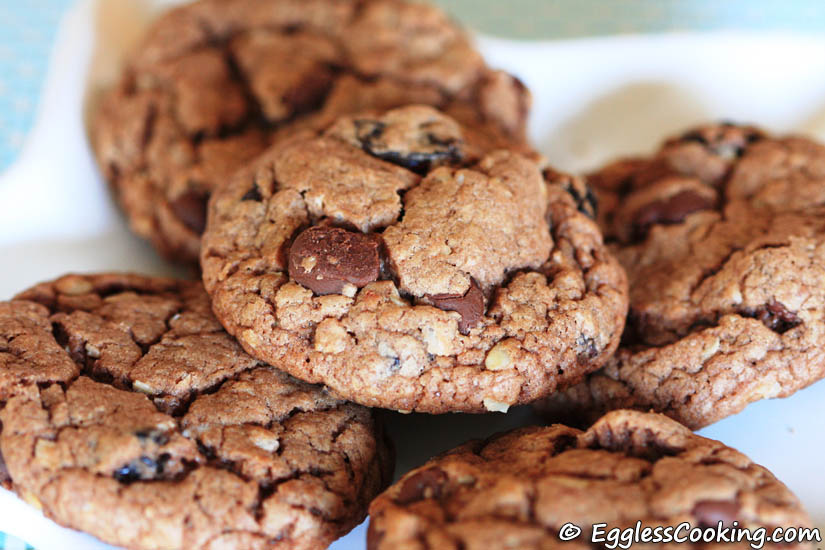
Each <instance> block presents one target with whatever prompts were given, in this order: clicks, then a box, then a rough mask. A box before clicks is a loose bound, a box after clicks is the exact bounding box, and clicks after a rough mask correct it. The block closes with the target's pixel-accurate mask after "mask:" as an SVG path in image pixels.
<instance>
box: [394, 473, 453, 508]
mask: <svg viewBox="0 0 825 550" xmlns="http://www.w3.org/2000/svg"><path fill="white" fill-rule="evenodd" d="M447 479H448V478H447V474H446V473H445V472H444V470H442V469H441V468H427V469H426V470H421V471H420V472H418V473H416V474H414V475H413V476H411V477H409V478H407V480H406V481H405V482H404V484H403V485H402V486H401V490H400V491H399V492H398V496H397V497H396V499H395V501H396V502H397V503H398V504H412V503H413V502H418V501H419V500H424V499H428V498H435V499H438V498H441V494H442V490H443V488H444V484H445V483H447Z"/></svg>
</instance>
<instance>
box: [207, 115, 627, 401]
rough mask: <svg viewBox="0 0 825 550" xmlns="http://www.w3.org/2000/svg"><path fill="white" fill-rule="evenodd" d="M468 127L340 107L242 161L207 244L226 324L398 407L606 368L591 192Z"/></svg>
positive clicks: (615, 278) (604, 306) (315, 376)
mask: <svg viewBox="0 0 825 550" xmlns="http://www.w3.org/2000/svg"><path fill="white" fill-rule="evenodd" d="M465 137H466V136H465V132H464V128H462V126H461V125H459V124H458V123H457V122H456V121H455V120H453V119H452V118H450V117H448V116H446V115H444V114H443V113H440V112H439V111H437V110H435V109H433V108H431V107H427V106H408V107H403V108H399V109H394V110H390V111H388V112H386V113H384V114H380V115H355V116H346V117H343V118H341V119H340V120H338V121H337V122H335V123H334V124H332V125H331V126H330V127H329V128H327V129H326V130H325V131H323V132H321V133H320V134H316V135H305V136H303V137H295V138H293V139H291V140H288V142H285V143H281V144H277V145H275V146H274V147H273V148H272V149H270V150H269V151H268V152H267V153H265V154H264V155H262V156H261V157H260V159H259V160H258V161H256V162H255V163H254V164H253V165H251V166H249V167H247V168H245V169H244V170H242V171H240V172H239V173H238V174H237V175H236V177H235V178H233V179H232V181H231V182H230V183H229V184H228V185H226V186H223V187H221V188H220V189H219V190H218V191H217V192H216V193H215V195H214V196H213V199H212V201H211V202H210V215H209V223H208V226H207V230H206V232H205V234H204V238H203V243H204V246H203V250H202V258H201V265H202V268H203V276H204V282H205V285H206V288H207V291H208V292H209V293H210V295H211V296H212V299H213V309H214V310H215V312H216V314H217V316H218V318H219V319H220V321H221V323H223V325H224V326H225V327H226V328H227V330H228V331H229V332H230V333H231V334H233V335H235V336H236V337H237V338H238V339H239V341H240V342H241V344H242V345H243V346H244V348H245V349H246V350H247V351H248V352H249V353H250V354H252V355H253V356H255V357H258V358H260V359H262V360H264V361H267V362H272V363H273V364H277V365H279V366H280V367H282V368H284V369H285V370H286V371H287V372H289V373H291V374H292V375H294V376H296V377H298V378H300V379H303V380H306V381H309V382H313V383H315V382H321V383H324V384H325V385H327V386H328V387H329V388H330V389H331V390H332V391H334V392H335V393H336V394H338V395H341V396H343V397H345V398H346V399H350V400H352V401H356V402H358V403H361V404H364V405H369V406H377V407H385V408H391V409H396V410H403V411H422V412H430V413H443V412H448V411H469V412H481V411H504V410H507V408H508V407H509V406H511V405H516V404H520V403H526V402H530V401H532V400H535V399H537V398H539V397H541V396H544V395H546V394H548V393H550V392H553V391H556V390H558V389H559V388H562V387H565V386H567V385H569V384H571V383H575V382H578V381H579V380H580V379H581V377H582V375H583V374H585V373H587V372H590V371H592V370H594V369H596V368H598V367H599V366H600V365H601V364H603V363H604V361H605V360H606V359H607V358H608V357H609V356H610V355H611V353H612V352H613V350H614V349H615V347H616V346H617V345H618V339H619V335H620V334H621V331H622V328H623V324H624V315H625V312H626V306H627V302H626V280H625V275H624V273H623V271H622V270H621V269H620V267H619V266H618V263H617V262H616V261H615V260H614V259H613V258H612V257H611V255H610V254H609V253H608V252H607V250H606V248H605V246H604V245H603V243H602V237H601V234H600V233H599V231H598V228H597V226H596V224H595V223H594V222H593V221H592V220H591V218H590V217H588V215H587V208H586V207H585V205H584V204H583V203H582V200H581V199H582V196H583V195H582V194H583V193H584V195H585V196H586V192H585V191H584V189H585V187H584V186H583V184H582V182H580V181H578V180H575V179H574V178H570V177H568V176H564V175H562V174H557V173H555V172H552V171H550V170H546V172H545V178H546V179H544V178H543V177H542V172H541V170H540V166H539V164H537V163H536V162H534V161H533V160H531V159H530V158H527V157H526V156H523V155H521V154H519V153H516V152H513V151H509V150H496V151H484V147H483V145H481V144H479V143H478V142H475V141H474V140H473V139H472V138H470V139H465ZM585 202H586V201H585Z"/></svg>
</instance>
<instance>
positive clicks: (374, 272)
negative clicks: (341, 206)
mask: <svg viewBox="0 0 825 550" xmlns="http://www.w3.org/2000/svg"><path fill="white" fill-rule="evenodd" d="M379 246H380V241H379V240H378V238H377V237H376V236H374V235H365V234H363V233H357V232H354V231H347V230H346V229H341V228H339V227H327V226H315V227H310V228H309V229H307V230H305V231H303V232H302V233H301V234H300V235H298V237H297V238H296V239H295V241H294V242H293V243H292V246H291V247H290V249H289V275H290V276H291V277H292V278H293V279H294V280H295V281H296V282H297V283H298V284H301V285H303V286H305V287H307V288H309V289H310V290H312V291H313V292H315V293H316V294H340V293H341V292H342V291H343V289H344V286H345V285H346V284H352V285H354V286H355V287H357V288H361V287H363V286H366V285H367V284H369V283H371V282H373V281H377V280H378V277H379V274H380V270H381V258H380V255H379Z"/></svg>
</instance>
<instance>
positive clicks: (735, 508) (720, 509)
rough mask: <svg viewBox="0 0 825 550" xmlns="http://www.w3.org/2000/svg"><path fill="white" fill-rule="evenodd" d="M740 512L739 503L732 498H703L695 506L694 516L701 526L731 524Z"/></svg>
mask: <svg viewBox="0 0 825 550" xmlns="http://www.w3.org/2000/svg"><path fill="white" fill-rule="evenodd" d="M738 514H739V504H738V503H736V502H733V501H730V500H702V501H700V502H697V503H696V506H694V507H693V516H694V517H695V518H696V521H697V523H698V524H699V525H700V526H701V527H716V526H717V525H719V522H720V521H721V522H722V525H731V524H732V523H733V522H734V520H736V517H737V515H738Z"/></svg>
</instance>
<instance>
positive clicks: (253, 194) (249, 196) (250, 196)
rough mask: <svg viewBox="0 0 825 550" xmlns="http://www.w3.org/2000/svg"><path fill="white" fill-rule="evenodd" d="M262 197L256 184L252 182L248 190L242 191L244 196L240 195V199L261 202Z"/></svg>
mask: <svg viewBox="0 0 825 550" xmlns="http://www.w3.org/2000/svg"><path fill="white" fill-rule="evenodd" d="M262 199H263V197H262V196H261V192H260V191H259V190H258V186H257V185H255V184H254V183H253V184H252V187H251V188H250V189H249V191H247V192H246V193H244V196H243V197H241V200H242V201H256V202H261V200H262Z"/></svg>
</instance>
